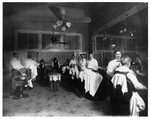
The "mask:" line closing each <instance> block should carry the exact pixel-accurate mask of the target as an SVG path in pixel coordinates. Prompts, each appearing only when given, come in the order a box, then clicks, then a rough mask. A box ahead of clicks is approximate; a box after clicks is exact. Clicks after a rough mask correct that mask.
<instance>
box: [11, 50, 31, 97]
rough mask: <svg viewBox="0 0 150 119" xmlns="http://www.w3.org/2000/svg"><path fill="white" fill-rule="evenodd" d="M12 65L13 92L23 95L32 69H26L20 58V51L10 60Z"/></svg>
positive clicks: (19, 95)
mask: <svg viewBox="0 0 150 119" xmlns="http://www.w3.org/2000/svg"><path fill="white" fill-rule="evenodd" d="M10 64H11V66H12V70H11V71H12V94H13V95H16V96H18V97H23V87H24V85H25V84H26V83H27V81H28V80H29V78H30V69H25V68H24V67H23V65H22V64H21V62H20V60H19V55H18V52H14V53H13V58H12V59H11V60H10Z"/></svg>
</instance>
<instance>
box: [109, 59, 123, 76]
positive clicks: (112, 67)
mask: <svg viewBox="0 0 150 119" xmlns="http://www.w3.org/2000/svg"><path fill="white" fill-rule="evenodd" d="M120 65H121V63H120V62H119V61H117V59H114V60H112V61H110V62H109V63H108V66H107V74H108V75H109V76H111V77H112V76H113V75H114V72H115V70H116V68H118V67H119V66H120ZM108 72H109V73H108Z"/></svg>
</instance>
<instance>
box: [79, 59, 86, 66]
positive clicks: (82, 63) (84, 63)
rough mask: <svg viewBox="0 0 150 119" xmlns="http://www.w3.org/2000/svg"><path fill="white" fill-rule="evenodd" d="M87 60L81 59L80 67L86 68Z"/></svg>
mask: <svg viewBox="0 0 150 119" xmlns="http://www.w3.org/2000/svg"><path fill="white" fill-rule="evenodd" d="M86 63H87V62H86V59H81V60H80V67H86Z"/></svg>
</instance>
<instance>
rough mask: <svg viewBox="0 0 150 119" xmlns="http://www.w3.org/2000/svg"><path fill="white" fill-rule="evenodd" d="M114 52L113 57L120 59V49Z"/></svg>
mask: <svg viewBox="0 0 150 119" xmlns="http://www.w3.org/2000/svg"><path fill="white" fill-rule="evenodd" d="M114 54H115V58H116V59H117V60H120V58H121V51H119V50H117V51H115V52H114Z"/></svg>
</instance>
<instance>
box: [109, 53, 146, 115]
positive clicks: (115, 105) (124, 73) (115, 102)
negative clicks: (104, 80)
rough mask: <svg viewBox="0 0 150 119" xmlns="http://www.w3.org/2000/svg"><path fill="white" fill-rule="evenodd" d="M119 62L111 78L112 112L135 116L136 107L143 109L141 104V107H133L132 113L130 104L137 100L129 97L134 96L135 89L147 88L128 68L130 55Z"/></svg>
mask: <svg viewBox="0 0 150 119" xmlns="http://www.w3.org/2000/svg"><path fill="white" fill-rule="evenodd" d="M121 64H122V66H120V67H119V68H117V69H116V71H115V73H114V76H113V77H112V79H111V82H112V86H113V87H114V88H113V87H112V92H111V99H112V100H111V106H112V113H113V114H114V115H132V116H135V115H134V114H135V113H136V115H138V114H139V112H136V111H137V108H139V109H138V110H143V109H142V108H143V107H142V106H141V107H142V108H141V107H140V106H139V107H135V108H134V114H133V108H132V106H131V105H132V104H133V103H134V104H135V103H137V102H138V101H136V102H133V101H132V100H131V98H132V99H133V98H134V97H135V95H134V94H137V93H135V92H136V90H145V89H147V87H146V86H144V85H143V84H141V83H140V82H139V81H138V79H137V78H136V75H135V73H134V72H133V71H132V70H130V69H129V67H130V64H131V58H130V57H128V56H124V57H122V58H121ZM129 88H130V89H129ZM133 96H134V97H133ZM121 97H122V98H121ZM138 97H140V96H138ZM138 99H139V98H138ZM140 100H141V99H140ZM143 103H144V102H143ZM120 104H121V105H120ZM139 105H141V104H139ZM142 105H143V104H142ZM137 106H138V105H137ZM123 107H124V109H123ZM129 107H130V108H129Z"/></svg>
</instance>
